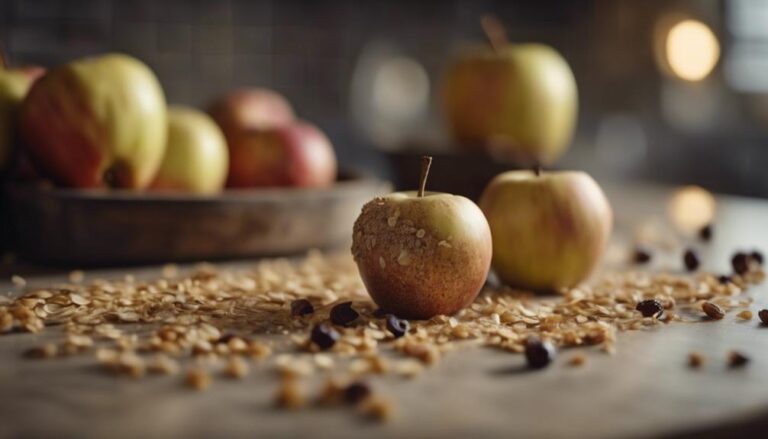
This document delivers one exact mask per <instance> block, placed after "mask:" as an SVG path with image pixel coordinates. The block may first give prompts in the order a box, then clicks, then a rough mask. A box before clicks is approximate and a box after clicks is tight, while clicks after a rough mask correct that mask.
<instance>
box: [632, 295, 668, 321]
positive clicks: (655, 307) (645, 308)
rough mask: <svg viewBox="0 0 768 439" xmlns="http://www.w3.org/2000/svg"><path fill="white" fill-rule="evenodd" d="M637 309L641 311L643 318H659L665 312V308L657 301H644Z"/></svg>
mask: <svg viewBox="0 0 768 439" xmlns="http://www.w3.org/2000/svg"><path fill="white" fill-rule="evenodd" d="M635 309H636V310H638V311H640V314H642V315H643V317H653V316H659V315H661V313H662V312H664V307H663V306H662V305H661V302H659V301H658V300H656V299H648V300H643V301H642V302H640V303H638V304H637V306H636V307H635Z"/></svg>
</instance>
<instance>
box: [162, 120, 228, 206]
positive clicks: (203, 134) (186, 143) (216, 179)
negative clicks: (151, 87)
mask: <svg viewBox="0 0 768 439" xmlns="http://www.w3.org/2000/svg"><path fill="white" fill-rule="evenodd" d="M228 169H229V153H228V151H227V142H226V140H225V139H224V134H222V132H221V129H220V128H219V126H218V125H216V122H214V121H213V119H211V118H210V116H208V115H207V114H205V113H203V112H201V111H198V110H195V109H193V108H186V107H173V106H172V107H169V108H168V141H167V144H166V147H165V156H164V157H163V161H162V164H161V165H160V169H159V170H158V171H157V175H155V179H154V181H153V182H152V185H151V188H152V189H154V190H164V191H181V192H192V193H197V194H212V193H216V192H219V191H220V190H221V189H222V188H223V187H224V182H225V181H226V178H227V170H228Z"/></svg>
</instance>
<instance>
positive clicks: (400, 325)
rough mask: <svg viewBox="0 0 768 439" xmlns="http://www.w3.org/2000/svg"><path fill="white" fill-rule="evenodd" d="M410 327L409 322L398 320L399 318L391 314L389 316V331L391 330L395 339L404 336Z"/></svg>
mask: <svg viewBox="0 0 768 439" xmlns="http://www.w3.org/2000/svg"><path fill="white" fill-rule="evenodd" d="M410 327H411V325H410V324H409V323H408V320H403V319H398V318H397V316H394V315H391V314H390V315H388V316H387V330H389V332H391V333H392V335H394V336H395V338H400V337H402V336H404V335H405V334H406V333H407V332H408V329H410Z"/></svg>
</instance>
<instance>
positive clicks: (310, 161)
mask: <svg viewBox="0 0 768 439" xmlns="http://www.w3.org/2000/svg"><path fill="white" fill-rule="evenodd" d="M229 155H230V160H229V176H228V178H227V186H229V187H239V188H243V187H265V186H302V187H322V186H328V185H330V184H332V183H333V182H334V180H335V179H336V155H335V153H334V151H333V146H332V145H331V142H330V141H329V140H328V138H327V137H326V136H325V134H323V132H322V131H320V130H319V129H318V128H317V127H315V126H314V125H311V124H309V123H306V122H294V123H291V124H290V125H285V126H282V127H278V128H273V129H268V130H255V131H250V132H248V134H247V135H246V136H242V137H240V139H239V140H238V143H237V144H234V145H233V144H230V145H229Z"/></svg>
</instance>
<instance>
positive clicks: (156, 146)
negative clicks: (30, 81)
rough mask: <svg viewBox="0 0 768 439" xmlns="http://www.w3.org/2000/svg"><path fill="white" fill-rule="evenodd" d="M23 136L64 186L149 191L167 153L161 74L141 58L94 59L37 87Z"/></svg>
mask: <svg viewBox="0 0 768 439" xmlns="http://www.w3.org/2000/svg"><path fill="white" fill-rule="evenodd" d="M20 128H21V133H22V136H23V139H24V140H25V148H26V150H27V152H28V153H29V157H30V158H31V160H32V161H33V162H34V164H35V165H36V167H37V168H38V170H39V171H40V172H41V173H42V174H43V176H44V177H48V178H51V179H52V180H54V181H55V182H56V183H58V184H61V185H63V186H69V187H82V188H90V187H101V186H111V187H124V188H144V187H146V186H147V185H148V184H149V183H150V182H151V180H152V178H153V177H154V175H155V173H156V172H157V169H158V167H159V166H160V162H161V160H162V158H163V153H164V152H165V141H166V133H167V131H168V124H167V120H166V104H165V97H164V95H163V90H162V88H161V87H160V83H159V82H158V80H157V78H156V77H155V75H154V73H152V71H151V70H150V69H149V67H147V66H146V65H145V64H144V63H142V62H141V61H139V60H137V59H135V58H133V57H130V56H127V55H122V54H109V55H104V56H101V57H97V58H86V59H82V60H77V61H74V62H71V63H69V64H65V65H63V66H60V67H57V68H55V69H53V70H51V71H50V72H48V74H46V75H45V76H44V77H43V78H41V79H40V80H38V81H37V82H36V83H35V85H34V86H32V89H31V90H30V91H29V94H28V95H27V98H26V99H25V100H24V103H23V104H22V107H21V116H20Z"/></svg>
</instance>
